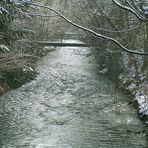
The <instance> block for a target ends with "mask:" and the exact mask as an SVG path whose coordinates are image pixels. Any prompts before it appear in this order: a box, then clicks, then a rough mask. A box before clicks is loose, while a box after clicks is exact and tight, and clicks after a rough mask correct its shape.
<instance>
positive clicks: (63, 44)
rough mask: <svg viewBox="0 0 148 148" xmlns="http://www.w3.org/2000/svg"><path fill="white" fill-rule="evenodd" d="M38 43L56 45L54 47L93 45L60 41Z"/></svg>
mask: <svg viewBox="0 0 148 148" xmlns="http://www.w3.org/2000/svg"><path fill="white" fill-rule="evenodd" d="M36 43H38V44H40V45H44V46H54V47H91V46H92V45H91V44H86V43H60V42H45V41H37V42H36Z"/></svg>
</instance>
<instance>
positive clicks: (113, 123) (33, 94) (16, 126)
mask: <svg viewBox="0 0 148 148" xmlns="http://www.w3.org/2000/svg"><path fill="white" fill-rule="evenodd" d="M67 42H76V41H73V40H69V41H68V40H67ZM77 42H78V41H77ZM90 53H91V51H90V49H89V48H77V47H65V48H64V47H62V48H56V50H55V51H53V52H50V53H49V54H48V55H47V56H46V57H44V58H42V59H41V60H40V62H39V63H38V66H37V71H38V73H39V74H38V76H37V78H36V79H35V80H33V81H32V82H30V83H28V84H25V85H23V86H22V87H20V88H18V89H16V90H12V91H10V92H8V93H6V94H5V95H3V96H2V97H1V98H0V146H1V148H144V147H145V148H146V147H147V146H146V138H145V133H144V132H143V131H144V125H143V124H142V123H141V121H140V120H139V119H138V117H137V112H136V110H135V109H134V108H133V107H132V106H131V105H129V103H128V101H129V100H130V99H129V97H128V96H126V95H123V94H122V93H121V92H120V91H118V90H117V88H116V86H115V84H113V83H112V82H111V81H109V80H108V79H107V78H105V77H104V76H102V75H99V74H97V71H98V67H97V64H96V63H95V61H94V59H93V57H92V56H90Z"/></svg>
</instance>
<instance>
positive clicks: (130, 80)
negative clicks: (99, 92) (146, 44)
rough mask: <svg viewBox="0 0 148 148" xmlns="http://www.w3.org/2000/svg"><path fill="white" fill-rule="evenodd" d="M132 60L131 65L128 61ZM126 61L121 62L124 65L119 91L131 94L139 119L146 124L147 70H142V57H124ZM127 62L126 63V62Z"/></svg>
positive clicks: (147, 99)
mask: <svg viewBox="0 0 148 148" xmlns="http://www.w3.org/2000/svg"><path fill="white" fill-rule="evenodd" d="M130 58H132V60H133V61H132V63H129V61H130V60H131V59H130ZM124 59H127V60H125V61H123V63H124V65H126V68H125V69H126V70H124V71H123V72H122V73H121V74H120V76H119V87H120V89H121V90H123V91H125V92H127V93H129V94H131V96H132V98H133V100H132V102H133V103H134V104H135V107H136V108H137V109H138V114H139V117H140V118H141V119H142V120H143V121H144V122H146V123H147V122H148V69H147V68H143V65H144V64H143V63H144V60H143V58H142V57H140V56H139V57H138V58H137V57H136V56H134V55H133V56H131V57H128V58H127V57H126V58H125V57H124ZM127 61H128V62H127Z"/></svg>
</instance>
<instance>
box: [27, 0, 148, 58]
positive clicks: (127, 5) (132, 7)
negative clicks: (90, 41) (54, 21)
mask: <svg viewBox="0 0 148 148" xmlns="http://www.w3.org/2000/svg"><path fill="white" fill-rule="evenodd" d="M113 2H114V3H115V4H116V5H117V6H119V7H120V8H122V9H124V10H126V11H129V12H130V13H132V14H133V15H135V16H136V17H137V18H138V19H140V21H142V22H143V21H144V22H147V14H146V12H147V9H146V7H144V3H143V1H142V2H141V3H140V6H141V5H142V8H143V9H141V7H138V5H136V4H135V3H134V2H133V1H132V0H131V1H128V0H125V1H124V2H119V1H117V0H113ZM26 4H29V5H32V6H36V7H42V8H45V9H48V10H49V11H52V12H54V13H56V14H57V15H59V16H60V17H61V18H63V19H64V20H65V21H66V22H68V23H69V24H71V25H73V26H75V27H78V28H79V29H82V30H84V31H87V32H89V33H91V34H93V35H94V36H96V37H99V38H103V39H106V40H109V41H112V42H114V43H115V44H117V45H118V46H119V47H121V49H122V50H123V51H126V52H128V53H131V54H138V55H148V53H147V52H140V51H136V50H130V49H128V48H127V47H125V46H124V45H122V44H121V43H120V42H119V41H118V40H116V39H115V38H113V37H110V36H106V35H103V34H100V33H97V32H95V31H93V30H92V29H89V28H87V27H83V26H81V25H79V24H77V23H75V22H73V21H71V20H70V19H69V18H67V17H66V16H64V15H63V14H62V13H60V12H59V11H57V10H55V9H54V8H51V7H50V6H46V5H44V4H41V3H33V2H26Z"/></svg>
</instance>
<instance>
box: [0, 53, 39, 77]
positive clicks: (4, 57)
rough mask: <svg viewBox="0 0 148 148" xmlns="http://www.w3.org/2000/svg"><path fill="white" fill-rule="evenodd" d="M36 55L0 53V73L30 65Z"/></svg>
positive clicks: (35, 58)
mask: <svg viewBox="0 0 148 148" xmlns="http://www.w3.org/2000/svg"><path fill="white" fill-rule="evenodd" d="M36 60H37V57H35V56H33V55H29V54H20V53H13V52H11V53H3V54H0V75H3V74H6V73H10V72H14V71H19V70H23V69H25V68H27V67H30V66H31V65H32V64H33V63H34V62H35V61H36Z"/></svg>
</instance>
